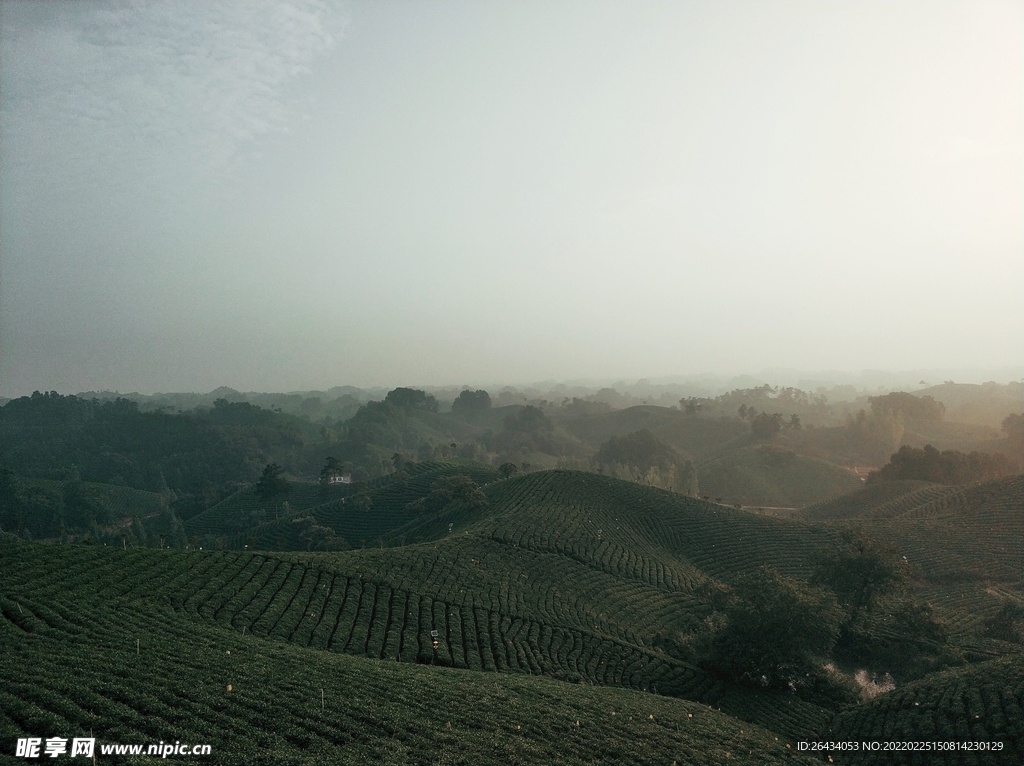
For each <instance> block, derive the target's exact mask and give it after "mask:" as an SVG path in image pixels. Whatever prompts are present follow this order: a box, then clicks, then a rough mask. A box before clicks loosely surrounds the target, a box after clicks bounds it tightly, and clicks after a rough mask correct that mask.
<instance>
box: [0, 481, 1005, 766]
mask: <svg viewBox="0 0 1024 766" xmlns="http://www.w3.org/2000/svg"><path fill="white" fill-rule="evenodd" d="M456 474H459V475H471V476H472V477H473V478H474V480H475V481H477V482H478V483H479V484H481V485H482V486H483V488H484V495H485V497H486V502H485V503H477V504H472V505H467V504H465V503H460V502H453V503H450V504H448V505H447V506H445V507H444V508H442V509H440V510H431V511H424V510H423V509H422V508H417V506H416V505H415V504H414V503H413V501H415V500H416V499H417V498H420V497H423V496H424V495H425V494H426V493H428V492H429V491H430V488H431V487H432V486H434V483H435V482H436V481H437V480H438V478H439V477H441V476H451V475H456ZM930 488H931V485H925V486H923V487H922V486H920V485H918V486H912V487H904V488H902V490H905V491H902V490H901V491H899V492H890V493H886V492H876V491H874V488H873V487H872V488H869V489H871V490H872V491H873V492H874V493H875V494H874V496H869V497H864V496H863V495H861V496H860V497H853V498H852V499H851V500H850V501H849V502H850V504H851V505H855V507H857V508H860V509H861V510H859V511H857V513H856V514H854V513H852V512H847V511H840V512H838V513H836V514H834V515H833V514H832V511H829V513H828V514H827V515H829V516H831V517H832V518H836V519H840V521H834V522H831V524H832V526H830V525H826V524H824V523H822V522H821V521H811V520H808V519H779V518H774V517H768V516H763V515H758V514H756V513H749V512H746V511H743V510H737V509H732V508H727V507H723V506H719V505H715V504H711V503H705V502H703V501H700V500H697V499H694V498H688V497H684V496H680V495H677V494H673V493H670V492H666V491H663V490H658V489H654V488H650V487H642V486H639V485H637V484H633V483H629V482H624V481H619V480H616V479H611V478H608V477H604V476H599V475H594V474H586V473H579V472H571V471H544V472H538V473H533V474H528V475H520V476H515V477H512V478H509V479H500V480H499V479H498V478H497V474H496V472H494V471H493V469H489V468H486V467H480V468H474V465H473V464H466V463H460V462H451V463H435V464H421V466H420V467H418V468H417V469H415V471H410V472H407V473H405V474H404V475H402V476H399V477H398V478H392V479H390V480H382V481H378V482H377V483H376V484H374V485H372V486H370V487H368V488H367V487H364V488H361V489H360V490H359V493H358V494H360V495H363V496H367V497H369V498H370V502H369V503H366V502H362V503H356V502H355V501H354V500H353V499H352V498H353V497H354V496H355V495H356V494H357V493H356V492H354V491H352V490H351V489H350V488H348V487H346V488H343V489H341V490H340V491H339V492H340V496H338V497H328V498H326V502H325V501H324V500H325V497H324V493H323V490H322V489H321V488H320V487H318V486H314V485H308V488H302V489H299V490H297V491H296V493H295V494H294V495H293V497H294V498H295V500H294V502H295V506H294V507H291V510H290V513H291V514H292V515H293V517H295V516H299V515H303V516H304V515H306V514H310V515H313V516H314V517H315V518H316V520H317V522H318V523H320V524H325V525H330V526H331V527H332V528H333V529H335V530H338V532H339V534H341V535H344V537H345V539H347V540H351V539H357V540H364V541H374V543H375V547H367V548H355V546H353V549H350V550H339V551H331V552H307V551H305V550H303V548H304V547H305V546H302V545H300V544H298V543H299V541H298V540H296V539H295V536H294V533H293V532H292V530H293V529H295V527H296V526H297V525H294V524H293V523H292V521H291V520H290V519H280V520H277V521H273V522H267V523H266V525H265V526H264V527H261V528H260V532H259V539H260V540H261V541H267V542H269V543H270V545H266V546H265V547H264V546H262V545H261V546H260V550H255V549H254V547H255V546H252V545H250V548H249V549H248V550H245V549H244V544H242V545H237V548H236V549H235V550H221V551H212V550H209V549H206V550H188V551H183V550H156V549H129V550H121V549H116V548H108V547H103V546H89V545H73V546H60V545H50V546H46V545H39V544H30V543H26V542H23V541H18V540H15V539H13V538H5V539H2V540H0V554H2V562H0V571H2V579H0V582H2V591H0V608H2V614H3V618H4V619H3V621H2V629H3V631H4V635H3V636H2V637H0V638H2V639H3V643H4V647H5V651H4V652H3V654H2V660H0V661H2V663H3V664H2V671H3V678H4V681H5V684H4V688H3V692H2V694H0V727H2V731H3V744H0V747H8V743H10V742H11V741H12V738H13V737H16V736H25V734H32V735H34V736H55V735H59V736H65V734H64V732H66V733H67V735H70V736H80V735H81V734H80V732H83V731H86V730H88V729H90V728H91V729H94V730H96V731H97V732H102V735H101V734H99V733H97V737H100V738H102V739H104V741H125V742H129V741H136V742H137V741H147V742H148V741H150V740H153V741H158V740H160V739H164V740H168V739H181V740H182V741H185V738H186V737H187V738H189V739H190V740H193V741H201V742H210V743H214V744H215V750H216V752H217V754H218V755H217V758H216V762H224V763H232V762H237V763H251V762H262V761H265V762H268V763H291V762H294V763H307V762H308V763H316V762H331V763H349V762H350V763H361V762H367V761H373V760H379V761H382V762H385V763H388V762H390V763H431V762H445V763H537V762H557V763H672V762H673V761H676V762H678V763H720V762H724V761H726V760H727V759H728V760H732V759H737V760H740V761H744V760H746V761H747V762H750V763H771V762H774V761H778V760H784V759H785V760H797V761H799V758H800V757H801V756H800V755H799V754H798V753H797V752H796V751H795V750H794V749H793V748H787V747H786V745H787V744H789V745H793V743H795V742H797V741H799V740H814V739H818V738H832V737H834V736H839V734H840V733H841V734H842V735H843V736H847V735H849V736H857V737H867V736H868V733H867V732H870V731H874V729H875V728H878V725H876V723H877V721H879V720H882V719H883V718H886V717H887V716H889V715H890V712H891V714H892V715H896V713H895V712H893V711H897V710H899V711H902V710H904V708H906V704H905V702H904V701H903V700H905V699H910V697H904V696H900V695H901V694H903V695H906V694H911V695H912V694H916V693H917V692H912V691H907V690H912V689H917V688H920V689H940V688H941V689H948V688H956V689H963V690H967V691H963V692H956V693H957V694H960V695H961V698H962V699H964V700H966V699H967V697H964V696H963V695H965V694H967V695H968V696H969V690H970V689H971V688H973V686H972V685H979V684H980V685H982V686H984V684H989V682H990V681H992V682H993V683H994V682H995V681H993V679H995V680H999V679H1002V680H1003V681H1006V679H1010V680H1009V681H1008V683H1009V686H1006V684H1005V683H1004V684H1003V685H1002V686H999V687H998V688H996V687H993V689H995V690H994V691H992V692H991V694H989V693H988V692H986V694H989V696H992V695H995V696H994V697H992V699H997V700H998V701H997V702H993V703H992V705H996V706H997V707H998V710H999V715H998V716H994V717H991V718H990V720H989V723H988V724H986V726H987V728H986V729H985V732H986V734H987V735H988V736H990V737H993V738H1001V739H1002V740H1004V741H1005V742H1006V743H1007V748H1009V749H1007V750H1006V751H1005V752H1006V753H1011V752H1013V753H1016V752H1018V751H1019V749H1020V747H1021V736H1020V732H1019V729H1020V721H1021V715H1020V684H1019V683H1017V684H1016V685H1014V682H1013V679H1014V678H1018V679H1019V677H1020V670H1021V667H1020V664H1019V662H1017V661H1015V660H1012V659H1008V658H1012V657H1015V656H1017V655H1019V651H1020V647H1019V644H1017V643H1014V641H1013V640H1012V637H1008V636H1006V635H1002V634H999V635H996V634H993V633H992V632H991V630H990V629H989V628H990V623H991V621H992V619H993V618H994V617H995V616H996V615H997V614H999V613H1000V612H999V610H1000V609H1003V608H1004V607H1005V605H1006V604H1008V603H1018V604H1019V603H1020V598H1021V583H1020V578H1021V571H1020V561H1021V555H1022V553H1024V550H1022V546H1024V543H1022V540H1024V513H1022V510H1021V505H1020V504H1019V499H1018V498H1019V495H1020V480H1019V478H1017V479H1014V480H1005V481H1003V482H1002V483H990V484H988V485H978V486H977V487H968V488H958V489H956V490H955V492H954V493H949V494H943V495H942V496H941V497H938V496H934V497H933V496H930V495H929V496H927V497H925V496H920V499H921V501H922V503H932V504H933V506H934V510H926V511H922V512H920V513H916V514H915V513H913V511H914V510H915V509H918V508H924V507H925V506H924V505H918V506H912V507H909V508H908V509H907V511H905V512H902V513H900V514H895V515H894V514H887V515H883V516H880V517H879V516H873V515H872V514H871V509H872V508H876V507H879V506H881V505H884V504H886V503H892V502H893V501H895V500H899V499H901V498H904V497H908V496H909V495H918V493H920V492H921V491H922V490H929V489H930ZM245 492H246V491H243V493H239V494H238V496H235V497H233V498H228V500H225V501H223V502H222V503H221V504H220V505H219V506H215V507H214V508H212V509H210V510H209V511H207V512H205V513H203V514H200V515H199V516H197V517H195V518H194V519H192V520H190V522H193V524H194V527H193V531H198V530H199V529H209V530H217V531H219V532H220V533H221V534H222V536H224V537H225V538H227V537H228V535H227V533H228V532H229V531H230V525H231V524H232V523H233V522H232V521H231V519H232V518H234V517H237V513H238V512H239V509H242V510H243V511H244V504H245V503H246V502H248V501H247V500H246V499H245ZM862 492H863V491H862ZM856 494H857V493H855V495H856ZM253 497H255V496H253ZM342 500H345V501H346V502H342ZM317 501H319V502H317ZM290 502H291V501H290ZM231 503H234V505H231ZM940 503H944V504H941V505H940ZM300 506H301V507H300ZM830 508H832V509H835V508H840V509H841V501H835V502H833V503H832V505H831V506H830ZM232 509H234V510H232ZM809 515H813V514H809ZM854 515H857V516H860V517H864V519H865V520H864V522H863V523H865V524H869V525H871V527H870V528H871V529H875V530H881V532H882V533H883V534H885V535H887V537H888V539H892V540H896V541H898V544H899V546H900V550H901V551H904V552H905V555H906V556H907V559H908V564H909V566H910V567H911V569H912V572H913V579H912V581H911V583H910V585H911V589H912V590H913V591H914V592H915V593H918V594H924V596H925V597H927V599H928V602H929V604H930V605H931V606H932V608H933V609H934V610H935V612H936V614H939V615H940V616H941V618H942V619H943V621H944V624H945V625H946V627H947V628H948V632H949V642H950V644H949V646H950V649H949V652H948V653H947V654H948V655H949V657H952V658H953V660H951V661H955V662H958V663H960V664H961V667H954V668H952V669H949V670H944V671H942V672H941V673H936V674H932V675H929V676H926V677H924V678H922V679H920V680H918V681H915V682H913V683H912V684H908V685H906V686H901V687H899V688H898V689H897V690H896V691H895V692H890V693H889V694H886V695H882V696H881V697H879V698H877V699H875V700H874V701H872V702H870V703H863V704H860V705H853V706H852V707H844V705H846V704H847V703H848V700H845V699H843V700H840V699H838V698H837V699H835V700H833V701H830V700H829V699H827V698H826V697H821V696H820V695H819V697H816V698H814V702H811V701H808V700H809V699H810V698H809V697H808V696H807V695H804V696H803V697H801V696H798V695H797V694H793V693H790V692H788V691H786V690H784V689H783V690H770V689H767V688H753V687H750V686H740V685H737V684H734V683H732V682H730V681H728V680H726V679H725V678H724V677H722V676H720V675H714V674H712V673H711V672H709V671H708V670H705V669H703V668H702V667H701V666H700V663H699V661H698V658H697V657H695V656H694V655H693V649H692V647H690V648H688V646H687V644H686V641H685V637H686V636H692V635H696V634H698V633H699V632H700V630H701V629H702V626H703V625H704V624H705V620H706V619H707V618H708V615H709V612H710V607H709V606H708V603H707V595H706V594H707V593H708V589H709V588H710V589H712V590H714V589H716V588H721V587H722V586H723V585H728V584H730V583H734V582H738V581H739V580H740V579H742V576H744V575H748V574H750V573H754V572H756V571H757V569H758V568H759V567H761V566H763V565H771V566H772V567H774V568H775V569H777V570H778V571H779V572H780V573H782V574H783V575H785V576H788V577H793V578H798V579H804V580H805V579H807V578H808V577H810V576H811V574H812V571H813V568H814V566H815V562H816V561H817V560H818V559H819V556H820V553H821V551H822V550H823V549H824V548H827V547H828V546H830V545H832V544H833V543H834V542H835V541H836V540H837V539H838V533H839V531H840V529H841V528H842V525H844V524H846V523H848V519H850V517H851V516H854ZM835 525H838V526H835ZM246 534H247V535H249V536H250V539H251V538H252V536H253V533H252V531H251V530H250V531H249V532H247V533H246ZM230 539H232V540H233V539H235V538H230ZM410 541H416V542H410ZM232 545H233V546H234V545H235V544H234V543H233V544H232ZM275 548H276V549H277V550H274V549H275ZM1015 600H1016V601H1015ZM879 624H880V625H881V623H879ZM886 629H888V628H886ZM228 652H230V654H228ZM965 662H968V663H973V664H963V663H965ZM1015 663H1016V664H1015ZM849 670H850V671H852V670H853V669H852V668H851V669H849ZM950 679H958V680H955V683H954V681H953V680H950ZM985 679H989V680H985ZM851 683H852V682H851ZM229 685H230V687H231V690H230V691H228V690H227V689H228V686H229ZM990 685H991V684H990ZM979 688H980V687H979ZM985 688H988V687H985ZM79 689H81V691H80V692H79V691H77V690H79ZM321 690H322V693H323V698H321ZM1007 690H1009V691H1007ZM928 693H929V694H931V693H932V692H928ZM935 693H936V694H939V696H940V697H941V698H943V699H944V698H945V697H943V696H942V695H944V694H945V692H941V693H940V692H935ZM950 694H953V692H950ZM1008 695H1009V696H1008ZM1014 695H1016V696H1014ZM947 696H948V695H947ZM989 696H984V695H983V702H984V704H986V705H988V704H989V703H988V702H987V700H988V699H989ZM958 699H959V698H958ZM972 699H973V698H972ZM920 700H921V698H920V697H915V698H914V701H917V702H920ZM1013 700H1017V702H1016V703H1015V704H1016V705H1017V707H1014V704H1013ZM957 704H960V707H957V706H956V705H955V704H953V703H950V705H948V706H947V707H946V708H942V710H943V711H945V712H943V713H942V716H945V717H938V718H935V723H934V724H929V725H934V726H935V727H939V728H940V729H941V728H942V727H945V726H946V725H947V724H949V725H950V726H953V727H954V728H952V729H950V730H949V731H951V732H953V731H959V729H958V728H956V727H961V728H962V727H963V726H967V731H968V732H973V729H972V728H971V719H970V718H969V715H973V714H975V712H976V711H975V710H974V708H973V707H971V705H973V704H974V703H973V702H971V704H970V705H969V704H968V703H967V702H962V703H957ZM886 706H888V707H886ZM914 707H917V708H919V707H920V705H917V706H914ZM975 707H976V705H975ZM929 709H930V708H929ZM987 709H988V708H987V707H986V710H987ZM872 710H879V711H883V712H881V713H877V714H876V713H872V712H871V711H872ZM886 711H889V712H886ZM958 711H959V712H958ZM900 715H903V713H900ZM936 715H938V714H936ZM691 716H692V717H691ZM872 716H874V717H872ZM1000 716H1001V717H1000ZM908 720H910V719H908ZM915 720H916V719H915ZM978 720H980V719H978ZM698 724H699V726H698ZM879 725H880V724H879ZM901 725H902V724H901ZM908 725H910V724H908ZM922 726H924V724H922ZM872 727H874V728H872ZM888 731H889V730H885V731H884V732H883V733H882V734H879V736H883V735H884V736H893V735H892V734H890V733H887V732H888ZM893 731H895V729H893ZM922 731H923V729H922ZM75 732H79V733H75ZM872 736H873V735H872ZM922 736H923V734H922ZM776 738H777V739H776ZM1013 748H1017V749H1016V750H1014V749H1013ZM5 752H8V753H9V752H13V751H12V750H8V751H5ZM3 754H4V753H0V756H2V755H3ZM951 757H952V756H951ZM972 757H973V756H972ZM956 758H960V760H956ZM949 762H951V763H952V762H955V763H973V762H987V761H985V760H984V759H982V760H980V761H974V760H971V758H969V757H966V756H964V757H963V758H961V757H960V756H956V757H955V758H954V760H951V761H949ZM1009 762H1012V761H1009Z"/></svg>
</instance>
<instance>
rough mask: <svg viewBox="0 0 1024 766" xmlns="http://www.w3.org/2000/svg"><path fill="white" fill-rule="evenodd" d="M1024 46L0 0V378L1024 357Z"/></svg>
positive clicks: (908, 10) (593, 23) (423, 376)
mask: <svg viewBox="0 0 1024 766" xmlns="http://www.w3.org/2000/svg"><path fill="white" fill-rule="evenodd" d="M1022 31H1024V3H1022V2H975V1H972V2H936V0H927V2H909V1H908V2H900V3H891V2H875V3H873V2H856V3H855V2H728V1H726V2H688V3H680V2H665V3H658V2H641V3H637V2H626V1H622V2H592V1H591V0H587V1H586V2H559V1H558V0H554V1H551V0H544V1H543V2H540V1H539V0H538V1H526V2H488V3H480V2H465V3H462V2H350V3H331V2H295V3H279V2H240V1H239V2H235V1H230V2H216V1H214V2H203V3H197V2H170V1H166V0H165V1H160V0H152V1H149V2H88V1H84V2H74V3H60V2H41V1H36V0H20V1H19V0H0V396H7V397H11V396H19V395H24V394H27V393H31V391H33V390H58V391H61V392H65V393H70V392H75V391H83V390H118V391H125V392H127V391H139V392H142V393H151V392H155V391H208V390H211V389H213V388H215V387H217V386H222V385H226V386H231V387H233V388H236V389H239V390H251V391H260V390H262V391H287V390H309V389H326V388H329V387H331V386H336V385H356V386H396V385H444V384H467V385H473V384H477V383H480V384H482V383H490V382H504V383H511V384H516V383H523V382H529V381H535V380H581V379H607V378H613V379H631V378H641V377H646V378H651V379H657V378H660V377H668V376H687V375H697V374H702V373H714V374H739V373H752V372H755V371H757V370H762V369H765V368H792V369H802V370H821V369H834V370H862V369H891V370H910V369H929V368H931V369H938V368H941V369H949V368H958V369H959V368H963V369H974V370H983V371H985V372H984V374H985V375H990V374H991V375H999V374H1003V375H1004V377H1006V378H1007V379H1013V378H1014V377H1016V378H1018V379H1019V377H1020V375H1021V369H1022V368H1024V301H1022V300H1021V296H1022V295H1024V34H1022ZM993 370H994V371H996V372H994V373H990V371H993ZM999 371H1002V372H999ZM979 374H981V373H979Z"/></svg>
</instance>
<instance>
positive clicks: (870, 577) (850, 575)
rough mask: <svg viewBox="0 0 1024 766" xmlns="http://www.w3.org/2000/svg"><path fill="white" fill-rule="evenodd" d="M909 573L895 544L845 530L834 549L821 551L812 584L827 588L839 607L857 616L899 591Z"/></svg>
mask: <svg viewBox="0 0 1024 766" xmlns="http://www.w3.org/2000/svg"><path fill="white" fill-rule="evenodd" d="M908 570H909V567H908V566H907V565H906V564H905V563H904V561H903V560H902V559H901V558H900V553H899V547H898V546H897V545H896V544H895V543H893V542H891V541H883V540H879V539H876V538H874V537H871V536H870V535H868V534H867V533H866V532H864V531H855V530H844V531H843V532H842V533H841V534H840V537H839V541H838V544H837V545H836V546H835V547H831V548H828V549H826V550H824V551H822V554H821V557H820V560H819V563H818V566H817V567H816V570H815V574H814V582H815V583H816V584H818V585H822V586H824V587H827V588H829V589H830V590H831V591H832V592H833V593H835V594H836V597H837V598H838V599H839V603H840V604H841V605H842V607H843V608H844V609H846V610H847V611H848V612H850V613H851V614H852V615H854V616H856V615H857V614H858V613H860V612H861V611H863V610H870V609H871V608H872V607H873V606H874V605H875V604H876V603H877V602H878V600H879V599H881V598H883V597H885V596H888V595H890V594H894V593H898V592H900V591H901V590H902V589H903V587H904V585H905V582H906V579H907V576H908V574H909V571H908Z"/></svg>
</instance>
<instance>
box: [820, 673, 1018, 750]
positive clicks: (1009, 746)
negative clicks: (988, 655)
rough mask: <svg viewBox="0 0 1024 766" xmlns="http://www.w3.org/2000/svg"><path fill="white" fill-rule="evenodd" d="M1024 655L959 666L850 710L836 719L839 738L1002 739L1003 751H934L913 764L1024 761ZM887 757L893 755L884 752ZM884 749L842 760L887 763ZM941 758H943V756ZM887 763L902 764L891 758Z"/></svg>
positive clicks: (833, 733)
mask: <svg viewBox="0 0 1024 766" xmlns="http://www.w3.org/2000/svg"><path fill="white" fill-rule="evenodd" d="M1022 701H1024V659H1021V656H1020V655H1019V654H1018V655H1016V656H1011V657H1006V658H1002V659H996V660H991V661H988V662H983V663H978V664H975V665H970V666H966V667H960V668H954V669H951V670H946V671H943V672H940V673H935V674H933V675H929V676H926V677H925V678H922V679H920V680H918V681H915V682H913V683H909V684H907V685H905V686H897V688H896V689H894V690H892V691H890V692H888V693H887V694H882V695H879V696H878V697H876V698H875V699H873V700H871V701H870V702H866V703H864V704H861V705H857V706H853V707H850V708H848V709H847V710H846V711H844V712H842V713H840V715H838V716H837V717H836V719H835V721H834V722H833V723H832V726H831V734H830V738H834V739H835V740H837V741H864V740H869V741H870V740H874V741H878V742H887V741H917V742H922V741H923V742H927V741H935V740H938V741H950V740H959V741H961V742H967V741H975V742H999V743H1000V745H1001V748H1002V749H1001V750H999V751H998V752H993V751H988V752H985V751H980V752H971V751H966V752H964V751H946V752H942V753H938V752H936V753H929V754H928V757H927V758H923V759H921V760H920V761H915V760H910V759H907V760H906V761H902V760H901V761H899V762H907V763H918V762H920V763H950V764H973V763H993V764H997V763H999V764H1002V763H1020V762H1021V761H1022V760H1024V726H1022V722H1024V711H1022V709H1021V708H1022V705H1024V702H1022ZM881 755H887V754H884V753H882V754H881ZM879 756H880V753H878V752H873V753H872V752H867V751H857V752H849V753H847V754H845V756H844V758H843V760H842V763H849V764H857V765H860V764H864V765H865V766H866V765H867V764H876V763H880V762H883V761H882V759H881V758H880V757H879ZM940 759H941V760H940ZM885 762H897V761H896V760H895V759H894V758H891V757H889V756H887V757H886V759H885Z"/></svg>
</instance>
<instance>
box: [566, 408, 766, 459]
mask: <svg viewBox="0 0 1024 766" xmlns="http://www.w3.org/2000/svg"><path fill="white" fill-rule="evenodd" d="M560 422H562V423H563V425H564V427H565V429H566V430H567V431H569V432H570V433H572V434H573V435H575V436H577V437H578V438H580V439H583V440H584V441H586V442H588V443H589V444H591V445H592V446H593V447H594V448H596V447H597V445H599V444H600V443H602V442H605V441H607V440H608V439H609V438H610V437H612V436H622V435H624V434H628V433H632V432H634V431H639V430H640V429H647V430H648V431H650V432H651V433H652V434H654V435H655V436H656V437H657V438H658V439H660V440H661V441H663V442H665V443H667V444H670V445H671V446H673V447H675V448H676V449H677V450H679V451H680V452H681V453H682V454H683V455H684V456H685V457H687V458H689V459H691V460H700V459H702V458H706V457H709V456H711V455H713V454H714V453H716V452H717V451H719V450H721V449H722V448H724V447H725V446H726V445H729V444H730V442H732V441H733V440H735V439H737V438H742V437H744V436H746V435H748V434H749V433H750V429H749V427H748V426H747V425H746V424H745V423H743V422H741V421H739V420H736V419H724V418H698V417H691V416H688V415H686V413H684V412H682V411H680V410H677V409H672V408H669V407H656V406H653V405H641V406H637V407H629V408H627V409H624V410H614V411H612V412H607V413H604V414H600V415H591V416H588V417H576V418H572V417H569V418H564V419H560Z"/></svg>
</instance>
